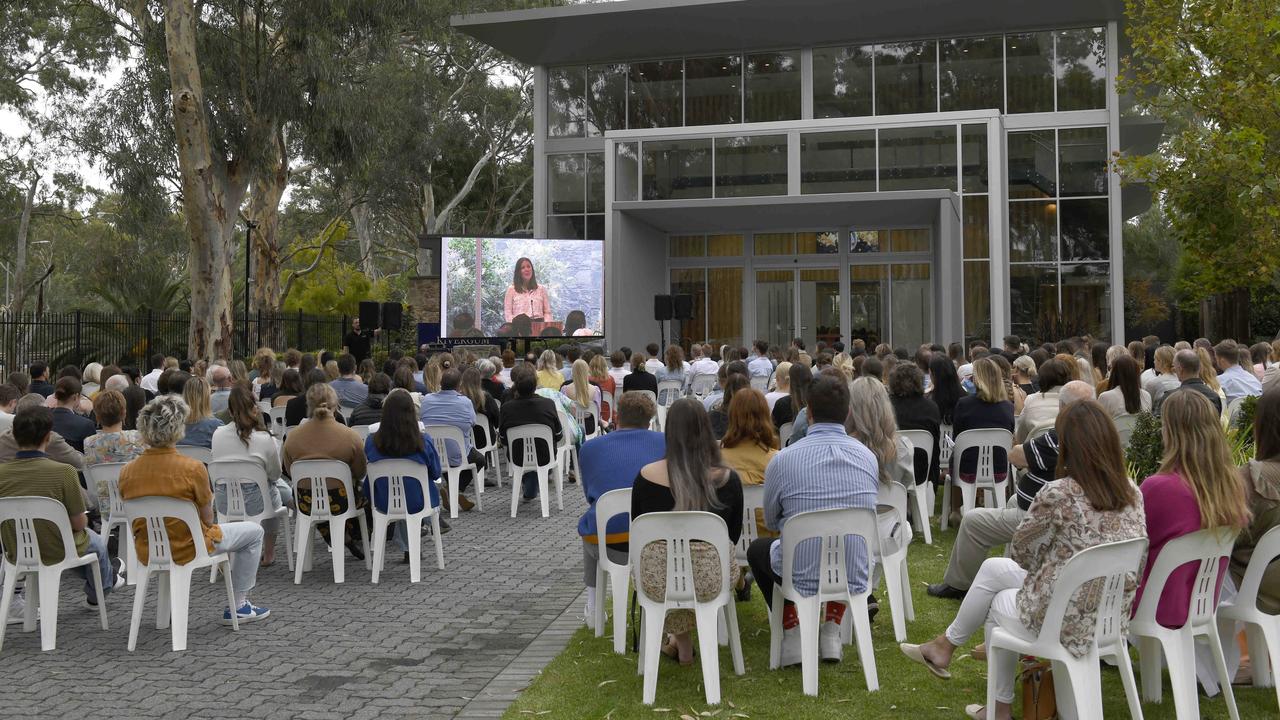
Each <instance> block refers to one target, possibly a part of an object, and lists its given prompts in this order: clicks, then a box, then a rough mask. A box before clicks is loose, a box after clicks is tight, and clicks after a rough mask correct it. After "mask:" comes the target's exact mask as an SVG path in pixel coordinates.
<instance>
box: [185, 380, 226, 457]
mask: <svg viewBox="0 0 1280 720" xmlns="http://www.w3.org/2000/svg"><path fill="white" fill-rule="evenodd" d="M182 400H183V402H185V403H186V404H187V422H186V432H185V434H184V435H183V437H182V439H181V440H179V441H178V444H179V445H190V446H195V447H204V448H212V447H213V431H215V430H217V429H218V428H220V427H222V421H221V420H218V419H217V418H215V417H214V416H213V411H212V410H211V409H210V401H209V381H208V380H205V379H204V378H202V377H198V376H197V377H192V378H190V379H188V380H187V382H186V384H185V385H183V386H182Z"/></svg>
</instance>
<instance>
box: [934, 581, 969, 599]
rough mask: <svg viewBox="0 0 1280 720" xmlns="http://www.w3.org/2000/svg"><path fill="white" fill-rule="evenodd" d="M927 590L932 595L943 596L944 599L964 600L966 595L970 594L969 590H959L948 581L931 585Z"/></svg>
mask: <svg viewBox="0 0 1280 720" xmlns="http://www.w3.org/2000/svg"><path fill="white" fill-rule="evenodd" d="M925 592H927V593H929V595H931V596H932V597H936V598H943V599H944V600H963V599H964V596H965V595H968V594H969V591H967V590H959V589H957V588H953V587H951V586H950V585H948V584H946V583H938V584H937V585H930V586H929V587H928V589H927V590H925Z"/></svg>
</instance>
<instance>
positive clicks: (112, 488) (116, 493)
mask: <svg viewBox="0 0 1280 720" xmlns="http://www.w3.org/2000/svg"><path fill="white" fill-rule="evenodd" d="M126 464H127V463H100V464H97V465H86V466H85V468H84V475H85V482H86V484H88V485H89V486H91V487H94V488H95V492H96V489H97V488H98V487H105V488H106V490H107V492H106V506H105V507H103V506H102V495H101V494H100V493H99V498H98V506H99V512H100V513H102V533H103V534H104V535H110V534H111V531H112V530H114V529H115V528H117V527H119V528H120V540H119V542H120V546H121V547H123V548H124V549H125V551H124V557H125V568H126V572H125V577H126V578H128V584H130V585H137V584H138V572H137V571H138V550H137V548H135V547H134V545H133V543H132V542H131V541H130V539H129V538H130V533H129V519H128V518H127V517H125V514H124V500H123V499H122V498H121V497H120V470H121V469H123V468H124V466H125V465H126Z"/></svg>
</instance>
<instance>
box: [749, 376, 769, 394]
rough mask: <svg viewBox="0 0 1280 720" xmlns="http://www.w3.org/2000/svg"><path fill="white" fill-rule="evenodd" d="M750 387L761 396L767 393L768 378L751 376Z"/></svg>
mask: <svg viewBox="0 0 1280 720" xmlns="http://www.w3.org/2000/svg"><path fill="white" fill-rule="evenodd" d="M751 387H752V389H754V390H759V391H760V392H761V393H762V394H763V393H766V392H769V378H767V377H763V376H760V375H752V376H751Z"/></svg>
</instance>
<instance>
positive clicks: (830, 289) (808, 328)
mask: <svg viewBox="0 0 1280 720" xmlns="http://www.w3.org/2000/svg"><path fill="white" fill-rule="evenodd" d="M755 290H756V292H755V297H756V337H757V338H759V339H761V340H767V341H769V344H771V345H778V346H780V347H785V346H786V345H787V343H789V342H791V340H792V339H794V338H797V337H798V338H800V339H801V340H803V341H804V344H805V347H806V348H813V347H814V346H815V345H816V344H817V342H818V341H819V340H822V341H826V342H827V343H832V342H835V341H836V340H839V339H840V270H839V268H834V267H832V268H801V269H786V270H757V271H756V288H755Z"/></svg>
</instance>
